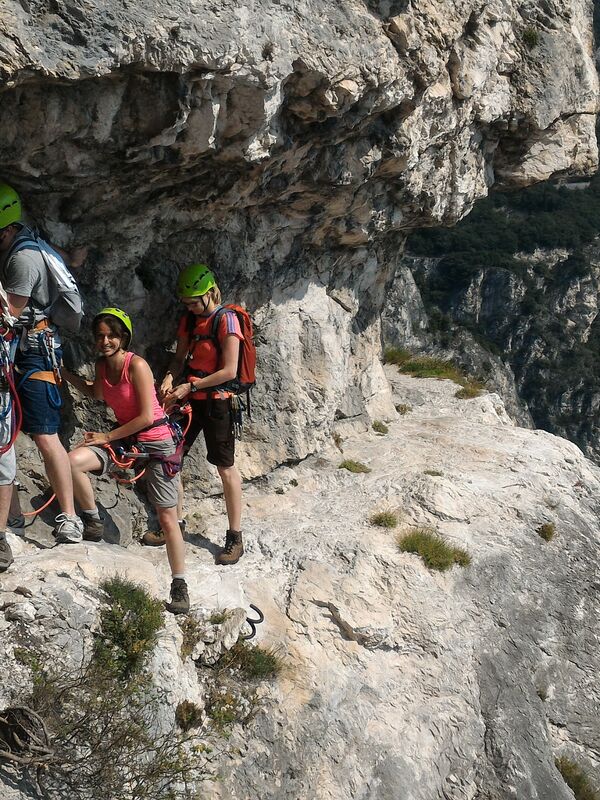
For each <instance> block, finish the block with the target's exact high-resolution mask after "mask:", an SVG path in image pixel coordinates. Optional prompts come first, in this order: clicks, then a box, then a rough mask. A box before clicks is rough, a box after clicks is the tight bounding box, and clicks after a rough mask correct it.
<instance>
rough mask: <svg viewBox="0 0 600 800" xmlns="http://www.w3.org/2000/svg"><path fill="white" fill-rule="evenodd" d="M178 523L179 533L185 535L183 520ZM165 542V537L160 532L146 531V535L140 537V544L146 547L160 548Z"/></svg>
mask: <svg viewBox="0 0 600 800" xmlns="http://www.w3.org/2000/svg"><path fill="white" fill-rule="evenodd" d="M178 522H179V527H180V528H181V533H182V534H183V535H185V525H186V522H185V520H184V519H180V520H178ZM166 541H167V540H166V539H165V535H164V533H163V532H162V531H146V533H145V534H144V535H143V536H142V544H145V545H147V546H148V547H162V546H163V544H165V543H166Z"/></svg>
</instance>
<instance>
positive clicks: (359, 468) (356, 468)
mask: <svg viewBox="0 0 600 800" xmlns="http://www.w3.org/2000/svg"><path fill="white" fill-rule="evenodd" d="M338 469H347V470H348V472H354V473H359V472H371V470H370V469H369V467H367V466H366V464H363V463H362V462H360V461H354V460H353V459H351V458H346V459H344V460H343V461H342V462H341V464H340V465H339V466H338Z"/></svg>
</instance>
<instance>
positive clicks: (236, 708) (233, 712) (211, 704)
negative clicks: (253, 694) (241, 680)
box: [206, 687, 244, 735]
mask: <svg viewBox="0 0 600 800" xmlns="http://www.w3.org/2000/svg"><path fill="white" fill-rule="evenodd" d="M206 713H207V714H208V716H209V717H210V720H211V722H212V725H213V727H214V728H215V730H217V731H218V732H219V733H221V734H225V735H228V733H229V728H230V727H231V726H232V725H235V723H236V722H242V721H243V717H244V713H243V710H242V707H241V702H240V696H239V694H237V692H234V691H233V690H230V689H224V688H223V687H216V688H214V689H213V690H212V691H211V692H210V694H209V696H208V700H207V702H206Z"/></svg>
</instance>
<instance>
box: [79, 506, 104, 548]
mask: <svg viewBox="0 0 600 800" xmlns="http://www.w3.org/2000/svg"><path fill="white" fill-rule="evenodd" d="M81 521H82V522H83V538H84V540H85V541H86V542H101V541H102V539H103V538H104V520H103V519H102V517H93V516H92V515H91V514H85V513H82V514H81Z"/></svg>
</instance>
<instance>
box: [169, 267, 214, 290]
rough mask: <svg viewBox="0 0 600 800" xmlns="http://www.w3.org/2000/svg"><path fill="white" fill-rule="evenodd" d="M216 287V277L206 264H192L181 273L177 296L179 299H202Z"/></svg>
mask: <svg viewBox="0 0 600 800" xmlns="http://www.w3.org/2000/svg"><path fill="white" fill-rule="evenodd" d="M216 285H217V281H216V280H215V276H214V275H213V273H212V272H211V271H210V269H209V268H208V267H207V266H206V264H190V265H189V267H185V269H183V270H182V271H181V272H180V273H179V278H178V280H177V294H178V295H179V297H200V295H203V294H206V293H207V292H208V290H209V289H212V288H213V286H216Z"/></svg>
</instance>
